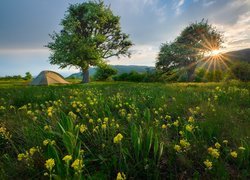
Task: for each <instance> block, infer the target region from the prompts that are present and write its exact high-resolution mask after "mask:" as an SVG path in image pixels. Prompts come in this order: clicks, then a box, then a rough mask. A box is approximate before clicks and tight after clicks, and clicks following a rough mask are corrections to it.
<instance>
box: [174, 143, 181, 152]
mask: <svg viewBox="0 0 250 180" xmlns="http://www.w3.org/2000/svg"><path fill="white" fill-rule="evenodd" d="M174 150H176V151H177V152H181V146H179V145H177V144H176V145H174Z"/></svg>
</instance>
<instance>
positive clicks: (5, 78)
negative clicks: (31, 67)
mask: <svg viewBox="0 0 250 180" xmlns="http://www.w3.org/2000/svg"><path fill="white" fill-rule="evenodd" d="M30 79H32V75H31V73H30V72H26V73H25V76H21V75H14V76H5V77H0V80H6V81H7V80H30Z"/></svg>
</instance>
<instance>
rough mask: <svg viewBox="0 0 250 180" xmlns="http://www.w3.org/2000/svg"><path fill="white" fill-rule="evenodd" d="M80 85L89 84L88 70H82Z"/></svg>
mask: <svg viewBox="0 0 250 180" xmlns="http://www.w3.org/2000/svg"><path fill="white" fill-rule="evenodd" d="M82 83H89V68H85V69H82Z"/></svg>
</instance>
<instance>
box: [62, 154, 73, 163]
mask: <svg viewBox="0 0 250 180" xmlns="http://www.w3.org/2000/svg"><path fill="white" fill-rule="evenodd" d="M71 159H72V156H71V155H66V156H64V158H63V159H62V160H63V161H65V162H69V161H70V160H71Z"/></svg>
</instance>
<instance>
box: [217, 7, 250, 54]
mask: <svg viewBox="0 0 250 180" xmlns="http://www.w3.org/2000/svg"><path fill="white" fill-rule="evenodd" d="M216 26H217V28H218V29H219V30H220V31H222V32H223V33H224V38H225V43H224V45H225V46H226V48H227V49H228V50H237V49H241V48H247V47H248V48H250V11H248V12H245V13H244V14H241V15H239V16H238V19H237V21H236V23H235V24H233V25H219V24H217V25H216Z"/></svg>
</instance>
